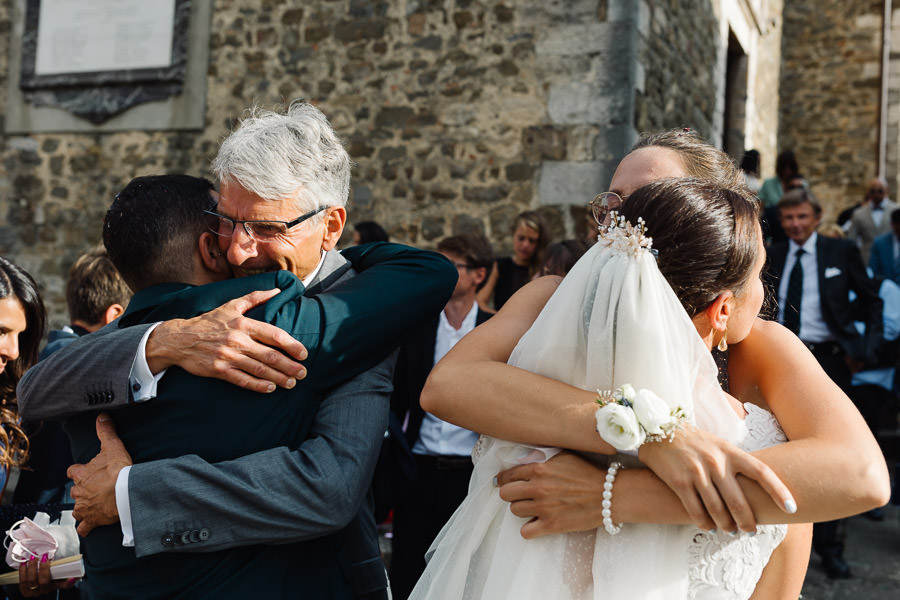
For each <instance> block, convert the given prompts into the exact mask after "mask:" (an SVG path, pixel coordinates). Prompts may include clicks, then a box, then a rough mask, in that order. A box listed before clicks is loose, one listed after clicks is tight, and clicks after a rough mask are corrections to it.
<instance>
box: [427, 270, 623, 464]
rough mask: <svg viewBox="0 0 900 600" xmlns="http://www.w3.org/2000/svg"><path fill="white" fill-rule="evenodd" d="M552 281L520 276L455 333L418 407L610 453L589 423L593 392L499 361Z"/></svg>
mask: <svg viewBox="0 0 900 600" xmlns="http://www.w3.org/2000/svg"><path fill="white" fill-rule="evenodd" d="M560 281H561V279H560V278H559V277H552V276H548V277H541V278H539V279H536V280H535V281H532V282H530V283H528V284H527V285H525V286H524V287H522V288H521V289H520V290H519V291H517V292H516V293H515V294H514V295H513V296H512V297H511V298H510V299H509V300H507V302H506V303H505V304H504V305H503V308H502V309H501V310H500V312H498V313H497V314H496V315H494V316H493V317H491V318H490V319H488V320H487V321H486V322H485V323H484V324H482V325H480V326H479V327H477V328H475V330H474V331H472V332H471V333H469V334H468V335H466V336H465V337H464V338H463V339H462V340H460V341H459V343H457V344H456V345H455V346H454V347H453V349H451V350H450V352H448V353H447V355H446V356H445V357H444V358H443V359H442V360H441V361H440V362H438V364H437V365H435V367H434V368H433V369H432V371H431V374H430V375H429V377H428V381H426V383H425V388H424V389H423V390H422V394H421V404H422V408H424V409H425V410H427V411H428V412H430V413H432V414H434V415H435V416H437V417H438V418H440V419H443V420H445V421H449V422H451V423H455V424H456V425H460V426H461V427H465V428H466V429H469V430H472V431H477V432H479V433H484V434H487V435H491V436H494V437H496V438H500V439H504V440H510V441H513V442H521V443H525V444H534V445H539V446H559V447H562V448H570V449H573V450H582V451H586V452H599V453H603V454H612V453H613V452H614V450H613V448H612V447H611V446H609V444H607V443H606V442H604V441H603V440H602V439H600V436H599V435H597V432H596V430H595V426H594V417H593V414H594V411H595V410H596V408H597V406H596V404H595V403H594V399H595V398H596V396H597V394H596V392H589V391H585V390H581V389H578V388H576V387H573V386H570V385H568V384H565V383H562V382H559V381H556V380H554V379H549V378H547V377H543V376H541V375H538V374H536V373H532V372H530V371H525V370H523V369H519V368H517V367H513V366H510V365H508V364H506V361H507V360H508V359H509V355H510V353H511V352H512V350H513V348H514V347H515V345H516V343H518V341H519V338H521V337H522V335H523V334H524V333H525V332H526V331H527V330H528V328H529V327H531V325H532V324H533V323H534V320H535V319H536V318H537V316H538V314H539V313H540V312H541V309H542V308H543V307H544V304H546V303H547V300H549V298H550V296H552V295H553V292H554V291H556V288H557V286H559V282H560Z"/></svg>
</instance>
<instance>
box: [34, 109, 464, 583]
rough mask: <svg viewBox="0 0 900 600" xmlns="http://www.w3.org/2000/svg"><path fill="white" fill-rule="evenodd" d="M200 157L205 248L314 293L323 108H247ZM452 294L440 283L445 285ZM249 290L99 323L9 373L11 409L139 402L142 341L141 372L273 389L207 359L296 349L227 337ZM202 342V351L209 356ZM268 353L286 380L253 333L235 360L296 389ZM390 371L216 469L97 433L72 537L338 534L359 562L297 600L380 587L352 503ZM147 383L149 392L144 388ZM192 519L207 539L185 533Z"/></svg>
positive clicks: (162, 540)
mask: <svg viewBox="0 0 900 600" xmlns="http://www.w3.org/2000/svg"><path fill="white" fill-rule="evenodd" d="M213 168H214V170H215V171H216V174H217V175H218V176H219V179H220V181H221V183H222V186H221V197H220V199H219V203H218V206H217V208H216V210H215V211H214V212H215V215H214V216H215V218H216V219H217V223H218V225H217V227H216V229H217V232H218V233H219V235H220V237H219V240H220V244H219V249H220V251H221V252H222V253H223V254H224V256H225V257H226V258H227V261H228V263H229V264H230V265H231V268H232V270H233V271H234V273H235V274H236V275H239V276H242V275H254V274H258V273H263V272H268V271H276V270H279V269H284V270H288V271H290V272H292V273H293V274H294V275H296V276H297V277H298V278H300V279H302V280H304V283H306V284H308V286H309V288H310V291H313V289H314V288H316V287H319V288H327V287H328V286H329V285H330V284H331V283H332V280H333V279H334V277H332V275H333V274H332V273H329V272H326V271H327V270H328V269H331V268H332V267H330V266H329V263H333V262H334V258H335V255H334V253H333V252H331V250H333V248H334V246H335V244H336V243H337V241H338V239H339V237H340V234H341V231H342V229H343V225H344V223H345V221H346V211H345V209H344V204H345V202H346V198H347V195H348V190H349V157H348V156H347V154H346V152H345V151H344V149H343V147H342V146H341V145H340V142H339V141H338V140H337V138H336V136H335V135H334V132H333V131H332V130H331V127H330V125H329V124H328V122H327V120H326V119H325V117H324V115H322V113H321V112H319V111H318V110H317V109H315V108H314V107H312V106H310V105H308V104H302V103H301V104H295V105H292V107H291V108H290V110H289V111H288V113H287V114H286V115H281V114H274V113H257V114H254V115H253V116H251V117H250V118H249V119H247V120H245V121H244V123H243V124H242V126H241V128H240V129H239V130H237V131H236V132H235V133H233V134H232V135H231V136H230V137H229V138H228V139H227V140H226V141H225V142H224V143H223V145H222V148H221V149H220V152H219V155H218V156H217V158H216V160H215V162H214V164H213ZM298 214H299V215H300V217H299V218H298ZM337 258H338V262H341V259H340V258H339V257H337ZM451 289H452V285H451V286H450V288H448V290H447V294H449V292H450V290H451ZM373 293H379V291H378V290H373ZM260 298H262V296H260V295H257V296H252V295H251V296H250V297H249V300H248V299H247V298H245V299H242V300H239V301H237V302H234V303H229V304H227V305H225V306H224V307H222V308H220V309H217V310H216V311H213V312H212V313H209V314H207V315H202V316H200V317H198V318H194V319H190V320H187V321H183V320H174V321H168V322H163V323H162V324H160V325H159V326H158V327H156V328H155V329H150V328H149V327H147V326H142V325H136V326H134V327H129V328H126V329H124V330H121V331H117V332H114V333H109V334H105V335H104V336H103V339H102V340H99V341H96V342H94V343H93V344H92V345H90V346H88V344H91V342H92V340H91V336H88V337H86V338H85V339H84V340H79V342H76V343H75V344H73V345H72V347H71V348H70V349H66V350H63V351H61V353H59V354H58V355H55V356H54V357H51V362H48V363H47V364H46V366H43V368H42V369H40V370H38V371H34V372H32V373H30V376H29V377H28V378H27V379H26V380H23V382H22V387H21V388H20V390H19V400H20V402H23V401H24V402H23V404H24V405H23V407H22V410H23V412H25V413H26V414H28V415H30V416H32V417H41V416H44V417H46V416H50V415H54V414H66V413H73V412H77V411H79V410H84V409H86V408H91V409H97V408H111V407H114V406H123V405H127V404H128V403H130V402H131V401H132V397H133V398H134V399H140V398H141V396H142V395H146V392H147V388H153V387H154V382H153V381H152V378H151V381H150V383H140V382H139V381H137V378H136V377H130V375H129V374H131V373H132V363H133V362H135V354H136V353H137V354H140V353H138V352H137V351H138V349H139V347H140V346H141V344H143V343H146V362H147V364H146V367H148V368H149V371H150V372H154V373H155V372H158V371H160V370H161V369H162V368H165V367H169V366H174V365H177V366H180V367H182V368H183V369H185V370H187V371H190V372H192V373H194V374H197V375H210V374H218V375H220V376H222V375H223V374H224V375H225V376H226V377H225V378H227V379H228V380H230V381H232V382H235V383H239V384H241V385H243V386H244V387H252V388H255V389H260V388H261V389H262V390H264V391H272V389H273V388H274V385H271V384H270V383H269V382H268V381H266V380H265V379H261V378H259V377H256V378H254V377H251V376H248V375H247V374H241V373H239V372H238V371H237V370H228V371H226V372H224V373H223V369H222V367H221V362H220V361H219V358H218V357H219V356H222V355H228V354H229V352H231V353H234V350H233V348H232V347H231V346H233V345H234V344H235V340H239V343H240V344H244V343H247V341H248V340H249V339H250V338H249V337H248V336H247V335H246V334H247V332H250V333H251V334H252V335H253V336H255V337H256V339H257V340H260V341H263V342H275V343H277V344H279V345H280V346H281V347H282V348H283V349H284V350H286V351H287V352H289V353H290V355H291V356H293V357H294V358H303V357H304V356H303V355H305V350H304V349H303V348H302V346H301V345H300V344H299V343H298V342H297V341H295V340H293V339H287V335H286V334H285V333H284V332H281V331H277V330H276V331H273V330H272V329H271V328H267V327H265V326H263V324H262V323H259V322H257V321H252V322H248V321H244V320H239V323H240V325H239V326H240V327H242V329H241V332H242V333H239V334H237V335H236V334H235V333H234V331H233V330H229V329H228V325H229V323H230V322H232V321H235V320H236V319H237V318H238V316H239V313H240V312H241V310H240V309H241V308H246V307H247V306H249V304H250V303H252V302H254V301H259V300H260ZM445 299H446V297H444V299H441V300H440V301H439V303H438V306H437V308H436V310H439V306H441V305H443V302H444V300H445ZM401 329H402V326H401ZM223 331H224V333H223ZM345 334H346V335H352V332H345ZM222 339H224V340H225V341H224V343H223V342H222V341H221V340H222ZM210 340H212V342H210ZM209 347H213V348H215V350H214V351H213V357H212V358H211V357H210V355H209V353H208V352H207V348H209ZM223 348H224V349H225V350H223ZM254 353H255V354H254ZM276 358H277V360H276V361H275V362H276V363H280V366H279V368H280V369H281V370H282V372H284V371H288V372H289V373H290V374H293V375H295V376H299V374H300V373H301V369H302V367H301V366H300V365H299V364H297V363H296V362H294V361H292V360H290V359H288V358H286V357H283V356H279V353H278V352H275V351H273V350H271V349H270V348H264V347H261V346H259V345H258V344H257V345H256V346H255V350H254V351H253V352H251V358H250V359H237V360H236V363H237V364H238V368H244V369H248V370H250V371H253V372H254V374H255V375H258V376H262V377H263V378H266V379H270V380H271V379H275V380H277V381H278V382H279V383H280V384H282V385H284V386H285V387H293V386H294V385H300V386H302V385H303V383H302V382H300V383H297V382H296V380H295V378H294V377H290V376H285V375H283V374H282V375H280V376H277V377H276V376H275V375H274V373H273V372H272V371H271V370H269V371H260V370H257V369H256V367H255V366H254V365H257V366H258V364H257V361H256V359H262V360H264V361H270V362H271V361H272V360H273V359H276ZM137 363H140V360H137ZM391 367H392V364H390V363H382V364H381V365H380V366H379V367H376V368H375V369H373V370H370V371H367V372H364V373H362V374H361V375H359V376H357V377H354V378H353V379H352V380H350V381H349V382H347V383H345V384H342V385H340V386H338V387H337V388H334V389H332V390H331V391H330V392H329V393H328V394H327V396H326V397H325V398H324V399H323V400H322V401H321V406H320V408H319V410H318V412H317V413H316V417H315V418H316V421H315V424H314V425H313V432H314V433H313V435H312V436H311V437H310V438H309V439H308V440H306V441H305V442H304V443H303V444H302V445H301V446H300V447H299V448H298V449H295V450H288V449H287V448H284V447H281V448H273V449H271V450H267V451H264V452H259V453H257V454H254V455H251V456H248V457H243V458H240V459H238V460H234V461H229V462H225V463H218V464H210V463H208V462H206V461H203V460H201V459H198V458H197V457H181V458H173V459H166V460H162V461H155V462H151V463H146V464H139V465H134V466H133V467H131V468H130V469H125V468H123V467H126V466H128V463H129V462H130V460H129V458H128V456H127V454H125V453H124V452H123V448H121V446H119V445H117V444H116V443H115V440H112V441H110V440H111V438H107V440H106V441H107V443H106V444H104V452H102V453H101V454H100V455H98V456H97V457H96V458H95V459H94V460H93V461H91V463H90V464H89V465H87V466H86V467H83V468H73V470H72V471H71V474H72V476H73V478H74V479H75V481H76V488H75V490H74V491H73V496H74V497H76V500H77V502H78V505H77V506H76V517H78V518H79V519H80V521H81V523H80V531H81V532H82V533H83V534H86V533H87V532H88V531H90V529H92V528H93V527H96V526H98V525H106V524H109V523H114V522H115V521H117V520H118V519H119V518H120V517H121V518H122V521H123V528H122V529H123V533H124V534H125V536H124V538H125V539H124V543H125V544H126V545H127V544H128V543H129V542H130V541H131V540H129V539H128V538H129V536H128V534H129V529H131V530H133V534H134V540H133V544H134V547H135V553H136V555H137V556H138V557H140V556H147V555H151V554H156V553H163V552H171V551H179V550H180V551H192V552H196V551H200V552H206V551H214V550H220V549H223V548H232V547H236V546H244V545H249V544H272V543H287V542H302V541H305V540H311V539H314V538H319V537H321V536H323V535H326V534H332V533H335V532H339V533H336V534H335V535H334V536H333V540H334V541H333V544H334V546H335V547H336V548H337V550H338V551H340V552H343V553H345V554H349V555H350V556H349V562H350V563H352V564H353V565H354V566H355V567H357V568H356V569H355V571H354V570H350V571H348V572H347V573H345V575H344V577H343V578H342V581H335V582H333V585H329V582H326V583H325V586H324V588H322V585H321V582H317V583H316V584H315V585H316V589H319V592H315V591H312V590H310V592H309V597H313V598H316V597H373V598H374V597H384V596H385V594H386V592H385V587H386V582H385V581H384V577H383V569H382V568H381V565H380V559H379V557H378V555H377V545H375V546H374V548H375V550H374V555H371V556H370V555H368V554H372V550H373V544H372V542H373V541H377V540H375V531H374V524H373V522H372V519H371V513H370V507H369V505H368V504H367V503H365V502H363V498H364V496H365V495H366V492H367V490H368V487H369V477H370V475H371V468H372V467H373V465H374V458H375V456H376V454H377V450H378V448H379V445H380V442H381V438H382V434H383V431H384V423H386V418H387V417H386V415H387V408H388V406H387V405H388V395H389V393H390V386H389V379H390V371H391ZM86 374H93V375H94V377H93V378H88V377H86V376H85V375H86ZM97 374H101V375H99V376H98V375H97ZM88 379H90V380H89V381H88ZM72 382H76V384H75V385H73V383H72ZM164 382H165V380H163V383H164ZM132 391H134V392H136V393H135V394H134V395H133V396H132ZM153 393H154V391H153V390H152V389H151V390H150V394H149V395H150V396H151V397H152V395H153ZM248 409H250V410H252V406H250V407H248ZM103 427H106V425H103ZM235 434H236V435H239V432H235ZM114 488H115V490H116V492H115V493H113V489H114ZM251 491H252V492H253V493H251ZM360 503H362V507H361V508H360ZM129 520H130V521H131V523H130V524H129V523H126V521H129ZM351 521H353V523H352V524H351V525H354V524H355V525H359V523H360V521H361V522H362V525H361V526H357V527H356V531H357V532H359V533H358V535H356V536H355V537H354V536H351V537H349V538H348V537H346V536H345V535H344V533H345V532H344V533H340V532H341V531H342V528H344V527H345V526H347V525H348V523H351ZM129 525H130V527H129ZM204 529H205V530H206V531H207V535H206V536H203V535H201V533H197V534H196V535H194V533H195V532H202V531H203V530H204ZM342 536H343V537H342ZM195 538H196V539H195ZM366 552H368V554H366ZM307 583H308V582H306V581H303V580H301V581H298V582H297V586H298V588H299V589H304V587H305V586H306V584H307Z"/></svg>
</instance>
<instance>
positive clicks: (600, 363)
mask: <svg viewBox="0 0 900 600" xmlns="http://www.w3.org/2000/svg"><path fill="white" fill-rule="evenodd" d="M754 209H755V207H753V206H752V205H751V204H750V203H748V202H747V201H746V200H745V199H744V198H742V197H741V196H739V195H738V194H736V193H734V192H730V191H727V190H724V189H722V188H718V187H716V186H714V185H712V184H708V183H702V182H699V181H693V180H687V179H677V180H664V181H661V182H657V183H654V184H650V185H648V186H646V187H645V188H642V189H640V190H638V191H637V192H635V194H634V195H633V196H632V197H631V198H630V199H629V202H628V204H627V205H626V206H625V207H623V217H622V219H623V220H624V219H625V218H626V217H631V221H634V222H637V218H638V216H645V217H646V221H647V223H646V226H647V235H650V236H652V235H653V234H654V232H655V231H659V232H660V235H659V236H657V237H658V238H659V239H661V240H663V246H662V247H657V248H654V249H653V251H651V249H650V248H649V246H650V243H651V240H650V239H649V238H647V237H645V236H644V232H643V231H642V228H638V227H632V226H631V223H628V224H627V225H626V224H625V222H624V221H623V222H622V223H620V224H618V225H613V226H611V227H610V228H609V229H608V230H607V231H606V232H605V233H603V234H601V239H600V241H599V242H598V243H597V245H595V246H594V247H593V248H592V249H591V250H590V251H589V252H588V253H587V254H586V255H585V257H583V258H582V259H581V260H580V261H579V263H578V264H577V265H576V266H575V267H574V268H573V269H572V271H571V272H570V273H569V275H568V276H567V277H566V278H565V279H564V280H563V282H562V283H561V285H560V287H559V289H558V290H557V292H556V293H555V294H554V295H553V297H552V298H551V299H550V301H549V302H548V303H547V305H546V306H545V307H544V310H543V311H542V312H541V314H540V315H539V316H538V318H537V320H536V321H535V323H534V325H533V326H532V327H531V328H530V329H529V330H528V332H526V333H525V335H523V336H522V338H521V339H520V340H519V343H518V344H517V346H516V348H515V349H514V350H513V352H512V355H511V356H510V359H509V363H510V364H511V365H514V366H517V367H520V368H523V369H527V370H529V371H532V372H536V373H539V374H542V375H545V376H548V377H552V378H554V379H558V380H561V381H566V382H568V383H571V384H573V385H576V386H578V387H580V388H582V389H588V390H590V389H597V390H600V389H609V390H611V389H613V388H616V387H617V386H622V385H624V384H631V385H633V386H634V387H635V388H646V389H649V390H653V391H656V392H657V394H658V395H660V396H664V397H665V400H666V402H667V403H668V404H669V406H670V407H673V408H674V407H680V408H681V409H683V411H684V412H685V413H686V414H687V415H688V420H689V422H690V423H692V424H696V426H697V427H699V428H701V429H704V430H706V431H709V432H712V433H715V434H716V435H718V436H719V437H722V438H724V439H726V440H728V441H730V442H732V443H734V444H738V445H741V446H742V447H744V448H745V449H747V450H757V449H759V448H760V447H764V446H768V445H771V444H773V443H778V442H780V441H784V437H783V434H782V433H781V431H780V429H779V428H778V427H777V424H776V423H775V422H774V419H772V418H771V417H770V416H769V415H768V413H766V412H765V411H762V410H761V409H757V408H756V407H753V408H752V409H751V412H749V414H748V413H747V412H746V410H745V409H744V408H743V407H741V406H740V405H739V404H736V403H735V402H732V401H730V400H729V399H728V398H727V397H726V395H725V394H724V393H723V392H722V391H721V389H720V388H719V384H718V380H717V368H716V365H715V362H714V361H713V359H712V355H711V354H710V346H711V341H712V339H711V337H710V336H708V335H707V344H710V345H706V344H704V340H703V339H702V338H701V335H704V334H707V333H708V331H709V330H710V329H712V328H713V327H712V324H711V323H710V319H709V318H707V313H706V309H707V308H708V305H710V304H717V303H718V304H720V305H721V306H722V308H720V309H717V310H721V311H724V312H727V313H728V314H729V315H730V316H731V318H729V326H730V327H731V328H732V330H733V333H732V339H734V340H736V341H739V340H740V339H741V337H742V335H743V336H745V335H746V334H747V333H748V332H749V331H750V327H751V324H752V319H753V317H754V316H755V315H756V314H757V313H758V312H759V309H760V307H761V305H762V299H763V292H762V283H761V281H760V272H761V269H762V266H763V264H764V257H765V251H764V248H763V246H762V237H761V233H760V230H759V226H758V224H757V214H756V212H755V210H754ZM698 236H699V237H698ZM710 246H712V247H715V248H719V249H720V250H721V252H722V253H723V254H724V255H725V257H724V258H723V259H721V260H716V261H713V262H712V263H710V262H709V261H706V262H704V261H698V260H692V258H691V253H696V252H699V251H701V249H702V248H704V247H710ZM655 252H658V253H659V258H658V260H659V265H657V258H656V257H655V256H654V253H655ZM710 267H714V269H713V270H714V271H719V272H710ZM692 268H693V269H695V270H696V273H692V272H690V271H691V269H692ZM676 269H677V270H678V271H679V277H678V278H677V281H676V282H674V283H675V285H676V287H677V291H678V293H679V295H680V298H679V296H677V295H676V291H673V289H672V287H671V286H670V285H669V283H668V282H667V281H666V279H665V278H664V276H663V273H662V272H661V270H662V271H663V272H666V273H669V274H671V273H673V272H675V270H676ZM704 269H705V270H704ZM685 271H687V272H686V273H685ZM670 276H672V275H670ZM722 283H726V284H730V287H731V289H728V288H726V287H715V288H712V287H711V286H712V285H716V284H719V285H721V284H722ZM726 304H727V307H725V305H726ZM686 308H687V309H688V310H691V311H692V313H693V314H691V315H690V316H689V315H688V313H687V312H686V310H685V309H686ZM747 315H749V316H750V318H747ZM741 317H743V318H741ZM692 318H694V320H695V321H696V326H695V323H694V322H692ZM698 333H699V335H698ZM751 406H752V405H751ZM745 415H746V416H747V419H746V420H745V419H744V417H745ZM751 430H752V431H753V432H754V435H750V431H751ZM675 435H676V436H677V435H678V432H677V431H676V432H675ZM614 452H615V449H614V448H612V447H610V448H609V453H614ZM552 454H554V451H553V450H552V449H536V448H534V447H531V446H526V445H520V444H514V443H511V442H505V441H502V440H496V439H493V438H489V437H483V438H482V439H481V441H480V442H479V445H478V446H477V447H476V451H475V453H474V458H475V472H474V474H473V477H472V481H471V484H470V489H469V495H468V497H467V498H466V500H465V501H464V502H463V504H462V506H460V508H459V510H458V511H457V512H456V513H455V514H454V516H453V518H452V519H451V520H450V521H449V522H448V524H447V525H446V527H445V528H444V529H443V531H442V532H441V534H440V535H439V536H438V538H437V539H436V541H435V543H434V545H433V546H432V549H431V550H430V551H429V554H431V556H430V558H429V564H428V567H427V568H426V571H425V574H424V575H423V577H422V579H421V580H420V581H419V584H418V585H417V586H416V589H415V590H414V591H413V594H412V596H411V598H414V599H425V598H442V599H448V600H451V599H456V598H458V599H460V600H462V599H485V600H487V599H490V600H499V599H504V598H509V599H513V598H516V599H523V598H525V599H528V598H534V599H538V598H557V599H559V600H582V599H592V598H623V599H624V598H637V597H640V598H648V599H652V598H659V599H661V600H662V599H670V598H749V597H750V595H751V594H752V593H753V590H754V588H755V586H756V581H757V580H758V579H759V576H760V574H761V572H762V570H763V567H764V566H765V564H766V562H767V561H768V558H769V555H770V554H771V552H772V551H773V550H774V548H775V547H776V546H777V545H778V543H780V542H781V540H782V539H783V537H784V534H785V530H786V526H783V525H782V526H779V525H769V526H760V527H758V528H757V530H756V532H754V535H752V536H751V535H750V534H741V535H740V536H734V537H732V536H730V535H728V534H726V533H715V532H704V531H700V530H698V529H696V528H694V527H691V526H687V525H655V524H642V525H639V524H628V525H625V526H624V527H623V528H622V529H621V531H620V532H619V533H618V534H617V535H616V536H615V537H613V536H611V535H609V534H608V533H606V532H605V531H603V530H595V531H589V532H578V533H568V534H558V535H551V536H544V537H541V538H538V539H535V540H525V539H524V538H522V536H521V534H520V529H521V527H522V524H523V521H522V519H521V518H519V517H516V516H515V515H513V514H512V513H510V512H509V510H508V508H507V505H506V503H505V502H504V501H503V500H502V499H500V496H499V491H498V489H497V488H496V486H494V484H493V478H494V476H495V475H496V474H497V473H498V472H500V471H502V470H504V469H507V468H509V467H512V466H515V465H517V464H520V463H521V462H534V461H535V460H545V459H546V458H549V456H552ZM618 459H619V460H620V461H622V462H623V463H626V462H627V463H628V464H630V465H632V466H637V461H636V459H634V458H632V457H630V456H627V457H621V456H620V457H619V458H618ZM613 501H615V496H614V495H613ZM620 501H621V500H620Z"/></svg>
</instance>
